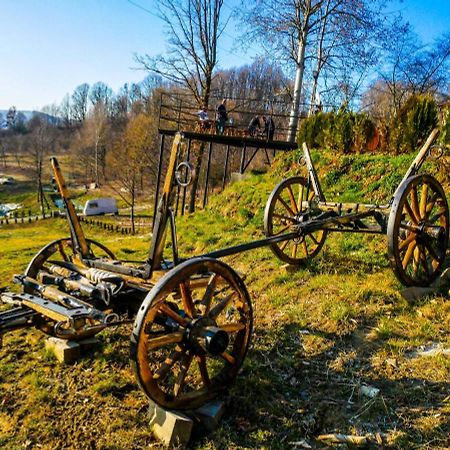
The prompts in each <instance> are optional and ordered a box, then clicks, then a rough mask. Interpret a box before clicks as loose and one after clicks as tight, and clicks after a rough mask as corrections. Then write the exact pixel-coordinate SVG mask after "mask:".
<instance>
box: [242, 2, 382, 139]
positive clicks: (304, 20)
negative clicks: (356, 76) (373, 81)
mask: <svg viewBox="0 0 450 450" xmlns="http://www.w3.org/2000/svg"><path fill="white" fill-rule="evenodd" d="M384 3H385V1H384V0H372V1H371V2H369V1H367V0H256V1H254V2H253V3H252V5H251V6H249V7H248V6H247V7H246V8H245V13H244V15H243V19H244V21H245V23H246V24H248V27H247V28H246V31H247V39H253V40H258V41H260V42H262V43H263V45H264V47H265V48H266V50H267V51H268V52H270V53H271V55H272V56H273V57H274V58H277V59H279V60H281V59H284V60H287V61H291V62H293V63H294V67H295V82H294V88H293V99H292V107H291V112H290V122H289V134H288V139H289V140H290V141H294V140H295V137H296V133H297V126H298V120H299V116H300V105H301V100H302V98H303V97H304V94H305V93H304V90H305V89H304V80H305V71H306V69H310V67H309V66H308V65H307V64H306V63H307V61H309V60H314V58H315V60H316V62H317V63H316V65H313V66H312V67H313V69H312V70H311V72H312V73H311V75H312V78H313V88H312V91H313V92H312V94H311V95H314V96H315V90H316V89H317V84H318V78H319V76H320V74H321V72H322V70H323V68H324V67H325V66H326V65H327V64H328V65H330V64H331V61H332V60H335V61H336V60H342V59H343V58H344V57H348V54H349V51H350V50H351V49H352V48H354V47H355V46H356V45H358V43H359V44H360V43H361V42H364V40H363V39H361V37H362V36H361V32H360V30H362V29H364V30H369V29H372V30H373V29H375V26H374V24H375V22H376V23H379V22H380V21H379V20H376V18H377V16H376V12H378V10H379V8H380V7H381V6H382V5H383V4H384ZM344 48H345V49H346V52H344V51H343V50H342V49H344ZM337 49H340V51H337Z"/></svg>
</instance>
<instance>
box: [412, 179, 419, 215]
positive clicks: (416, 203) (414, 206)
mask: <svg viewBox="0 0 450 450" xmlns="http://www.w3.org/2000/svg"><path fill="white" fill-rule="evenodd" d="M411 209H412V211H413V213H414V217H415V218H416V220H417V221H418V219H419V218H420V207H419V200H418V197H417V186H413V188H412V189H411Z"/></svg>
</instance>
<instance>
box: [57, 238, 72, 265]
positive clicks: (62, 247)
mask: <svg viewBox="0 0 450 450" xmlns="http://www.w3.org/2000/svg"><path fill="white" fill-rule="evenodd" d="M58 250H59V254H60V255H61V257H62V259H63V260H64V261H66V262H67V261H70V259H69V257H68V256H67V253H66V251H65V250H64V245H63V241H60V242H59V243H58Z"/></svg>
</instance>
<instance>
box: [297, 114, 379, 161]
mask: <svg viewBox="0 0 450 450" xmlns="http://www.w3.org/2000/svg"><path fill="white" fill-rule="evenodd" d="M375 132H376V127H375V124H374V122H373V121H372V120H371V119H370V117H369V116H368V115H367V114H364V113H354V112H352V111H348V110H347V109H346V108H341V109H340V110H339V111H338V112H329V113H322V112H321V113H318V114H316V115H314V116H311V117H308V118H307V119H305V120H303V121H302V123H301V124H300V129H299V132H298V142H299V144H300V145H301V144H302V143H303V142H306V143H307V144H308V146H309V147H310V148H323V147H330V148H332V149H333V150H336V151H338V152H342V153H350V152H351V151H357V152H361V151H364V150H365V149H366V148H367V145H368V143H369V141H370V140H371V139H372V138H373V137H374V135H375Z"/></svg>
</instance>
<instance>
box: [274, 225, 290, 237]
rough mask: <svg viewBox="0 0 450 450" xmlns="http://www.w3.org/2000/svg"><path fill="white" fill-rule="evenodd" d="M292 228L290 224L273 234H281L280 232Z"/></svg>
mask: <svg viewBox="0 0 450 450" xmlns="http://www.w3.org/2000/svg"><path fill="white" fill-rule="evenodd" d="M289 228H291V226H290V225H287V226H285V227H283V228H282V229H281V230H278V231H277V232H276V233H274V234H273V236H279V235H280V234H283V233H284V232H285V231H287V230H289Z"/></svg>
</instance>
